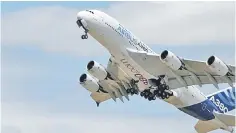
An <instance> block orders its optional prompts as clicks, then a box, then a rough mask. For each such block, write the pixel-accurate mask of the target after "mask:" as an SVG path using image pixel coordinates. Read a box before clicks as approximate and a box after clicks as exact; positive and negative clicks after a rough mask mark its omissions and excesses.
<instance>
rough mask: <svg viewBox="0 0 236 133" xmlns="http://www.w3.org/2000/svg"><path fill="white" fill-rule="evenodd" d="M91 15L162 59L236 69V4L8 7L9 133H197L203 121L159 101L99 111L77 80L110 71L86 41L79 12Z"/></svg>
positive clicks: (109, 105) (5, 128)
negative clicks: (105, 17) (169, 56)
mask: <svg viewBox="0 0 236 133" xmlns="http://www.w3.org/2000/svg"><path fill="white" fill-rule="evenodd" d="M85 9H99V10H102V11H104V12H106V13H108V14H109V15H111V16H112V17H114V18H116V19H117V20H118V21H120V22H121V23H122V24H123V25H124V26H125V27H126V28H128V29H129V30H131V31H132V32H133V33H134V34H135V35H136V36H138V37H139V38H140V39H142V40H143V41H144V42H145V43H147V44H148V45H149V46H150V47H151V48H153V49H154V51H156V52H157V53H160V52H161V51H162V50H164V49H169V50H171V51H172V52H174V53H175V54H176V55H178V56H181V57H184V58H190V59H196V60H204V61H205V60H206V59H207V58H208V57H209V56H211V55H217V56H218V57H219V58H221V59H222V60H224V61H225V62H226V63H229V64H234V63H235V61H234V60H235V59H234V54H235V45H234V44H235V40H234V36H235V35H234V29H235V27H234V26H235V25H234V24H235V22H234V19H235V18H234V15H235V14H234V10H235V6H234V3H233V2H145V3H143V2H2V12H1V28H2V29H1V33H2V34H1V35H2V36H1V39H2V40H1V53H2V54H1V55H2V58H1V63H2V65H1V71H2V74H1V77H2V80H1V82H2V84H1V85H2V86H1V88H2V133H42V132H44V133H65V132H70V133H91V132H101V133H110V132H114V133H120V132H125V133H126V132H127V133H143V132H165V133H173V132H175V133H196V132H195V130H194V125H195V124H196V123H197V120H196V119H194V118H192V117H190V116H188V115H186V114H184V113H182V112H180V111H179V110H178V109H176V108H175V107H173V106H171V105H169V104H167V103H165V102H163V101H160V100H156V101H152V102H149V101H147V100H145V99H142V98H140V97H139V96H133V97H132V98H131V100H130V101H129V102H127V101H125V103H122V102H120V101H117V102H116V103H115V102H114V101H112V100H110V101H107V102H104V103H102V104H101V106H100V107H99V108H97V107H96V104H95V103H94V101H93V100H92V99H91V98H90V96H89V92H88V91H86V90H85V89H84V88H82V87H81V86H80V85H79V84H78V83H77V80H78V78H79V77H80V75H81V74H82V73H84V72H85V70H86V64H87V63H88V61H90V60H91V59H93V60H96V61H98V62H99V63H101V64H104V65H106V64H107V61H108V59H109V53H108V52H107V51H106V49H104V48H103V47H102V46H101V45H100V44H99V43H98V42H96V40H94V39H93V38H91V37H89V39H88V40H81V39H80V36H81V34H82V33H83V31H82V30H81V29H79V28H78V26H77V25H76V22H75V21H76V14H77V12H78V11H81V10H85ZM227 86H228V85H225V84H224V85H220V87H221V88H222V89H223V88H224V87H227ZM200 89H201V91H203V92H204V93H205V94H210V93H212V92H214V91H216V89H215V88H214V87H213V86H212V85H205V86H204V87H202V88H200ZM222 132H223V131H221V130H219V131H213V132H212V133H222Z"/></svg>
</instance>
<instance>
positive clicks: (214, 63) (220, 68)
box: [206, 56, 229, 76]
mask: <svg viewBox="0 0 236 133" xmlns="http://www.w3.org/2000/svg"><path fill="white" fill-rule="evenodd" d="M206 64H207V66H208V67H209V69H210V70H211V71H212V72H215V73H216V74H218V75H220V76H225V75H226V74H227V73H229V68H228V66H227V65H226V64H225V63H224V62H223V61H221V60H220V59H219V58H218V57H216V56H210V57H209V58H208V60H207V62H206Z"/></svg>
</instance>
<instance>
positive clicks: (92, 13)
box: [86, 10, 94, 14]
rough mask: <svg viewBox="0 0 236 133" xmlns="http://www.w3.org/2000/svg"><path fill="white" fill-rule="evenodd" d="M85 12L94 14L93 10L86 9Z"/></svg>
mask: <svg viewBox="0 0 236 133" xmlns="http://www.w3.org/2000/svg"><path fill="white" fill-rule="evenodd" d="M86 11H87V12H90V13H92V14H94V12H93V11H90V10H86Z"/></svg>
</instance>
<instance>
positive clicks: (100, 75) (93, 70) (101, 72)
mask: <svg viewBox="0 0 236 133" xmlns="http://www.w3.org/2000/svg"><path fill="white" fill-rule="evenodd" d="M87 69H88V72H89V73H90V74H91V75H93V76H94V77H96V78H97V79H99V80H104V79H107V78H108V77H110V74H109V73H108V72H107V71H106V69H105V67H104V66H102V65H100V64H99V63H97V62H96V61H90V62H89V63H88V65H87Z"/></svg>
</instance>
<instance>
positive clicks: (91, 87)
mask: <svg viewBox="0 0 236 133" xmlns="http://www.w3.org/2000/svg"><path fill="white" fill-rule="evenodd" d="M79 81H80V84H81V85H82V86H83V87H84V88H85V89H87V90H88V91H90V92H97V91H98V90H99V88H100V86H99V85H98V82H97V81H96V80H95V79H94V78H93V77H92V76H91V75H89V74H82V75H81V76H80V78H79Z"/></svg>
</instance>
